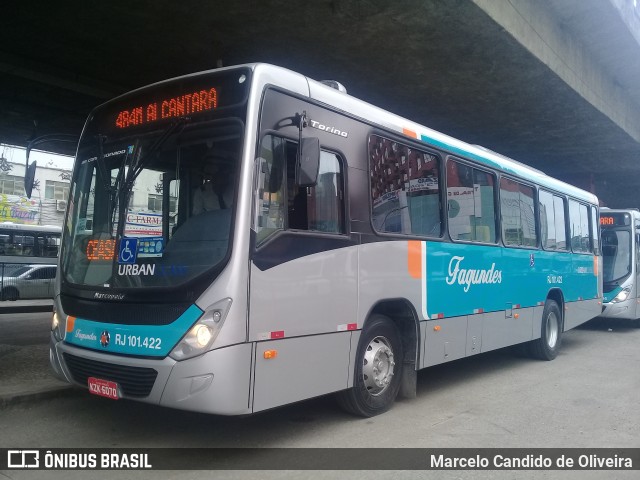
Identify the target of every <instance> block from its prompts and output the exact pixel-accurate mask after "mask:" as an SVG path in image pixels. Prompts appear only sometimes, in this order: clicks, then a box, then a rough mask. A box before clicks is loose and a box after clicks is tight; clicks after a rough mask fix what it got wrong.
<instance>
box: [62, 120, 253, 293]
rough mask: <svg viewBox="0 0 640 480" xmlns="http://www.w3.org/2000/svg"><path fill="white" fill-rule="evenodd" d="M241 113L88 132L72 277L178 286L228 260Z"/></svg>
mask: <svg viewBox="0 0 640 480" xmlns="http://www.w3.org/2000/svg"><path fill="white" fill-rule="evenodd" d="M241 138H242V124H241V122H240V121H237V120H236V121H213V122H211V121H209V122H203V123H197V122H189V123H186V122H185V123H181V124H178V123H173V122H172V123H170V124H169V125H168V126H166V128H165V129H164V130H155V129H154V130H152V131H150V132H146V133H142V134H139V135H135V136H128V137H126V138H122V139H120V138H116V139H115V140H114V141H109V139H106V140H105V139H103V138H101V137H99V136H97V137H91V138H86V137H85V138H84V140H83V141H81V144H80V148H79V153H78V159H77V162H78V165H77V166H76V171H75V174H74V178H73V182H72V185H71V204H70V209H69V214H68V218H67V224H66V228H67V229H68V232H67V234H66V235H65V240H64V242H65V243H64V246H63V258H62V262H61V265H62V271H63V274H64V276H65V279H66V280H67V281H69V282H71V283H72V284H78V285H86V286H103V287H106V286H108V287H111V288H136V287H158V286H176V285H178V284H180V283H184V282H186V281H188V280H190V279H192V278H194V277H196V276H198V275H199V274H201V273H203V272H205V271H207V270H209V269H211V268H212V267H214V266H216V265H218V264H220V262H222V261H223V260H224V258H225V257H226V255H227V251H228V249H229V232H230V225H231V218H232V212H233V206H234V199H235V186H236V185H235V183H236V180H235V179H236V172H237V168H238V159H239V156H240V146H241Z"/></svg>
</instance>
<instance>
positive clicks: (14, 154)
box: [0, 143, 73, 170]
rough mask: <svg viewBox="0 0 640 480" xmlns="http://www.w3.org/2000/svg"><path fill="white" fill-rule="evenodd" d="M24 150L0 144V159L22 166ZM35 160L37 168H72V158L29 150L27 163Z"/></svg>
mask: <svg viewBox="0 0 640 480" xmlns="http://www.w3.org/2000/svg"><path fill="white" fill-rule="evenodd" d="M25 156H26V149H25V148H24V147H16V146H11V145H6V144H4V143H0V157H4V158H6V159H7V160H8V161H9V162H12V163H20V164H23V165H24V162H25ZM34 160H36V161H37V162H38V167H51V168H62V169H65V170H71V169H72V168H73V157H69V156H66V155H58V154H57V153H50V152H43V151H42V150H31V154H30V155H29V163H31V162H32V161H34Z"/></svg>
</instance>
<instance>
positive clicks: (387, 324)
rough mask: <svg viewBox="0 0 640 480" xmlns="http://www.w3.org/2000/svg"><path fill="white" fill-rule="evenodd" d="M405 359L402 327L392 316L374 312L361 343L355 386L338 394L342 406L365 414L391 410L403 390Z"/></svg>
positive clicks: (360, 414) (355, 413) (356, 412)
mask: <svg viewBox="0 0 640 480" xmlns="http://www.w3.org/2000/svg"><path fill="white" fill-rule="evenodd" d="M402 359H403V352H402V342H401V341H400V334H399V333H398V329H397V328H396V326H395V325H394V323H393V322H392V321H391V320H390V319H389V318H388V317H385V316H384V315H373V316H372V317H371V318H370V319H369V320H368V321H367V323H366V324H365V326H364V329H363V330H362V334H361V335H360V341H359V342H358V351H357V353H356V366H355V376H354V380H353V387H352V388H350V389H348V390H344V391H342V392H338V394H337V399H338V403H339V404H340V406H341V407H342V408H343V409H345V410H346V411H348V412H350V413H352V414H354V415H358V416H361V417H373V416H375V415H379V414H381V413H384V412H386V411H387V410H389V408H391V405H393V402H394V401H395V399H396V397H397V396H398V391H399V390H400V381H401V377H402V363H403V362H402Z"/></svg>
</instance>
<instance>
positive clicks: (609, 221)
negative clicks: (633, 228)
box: [600, 213, 631, 227]
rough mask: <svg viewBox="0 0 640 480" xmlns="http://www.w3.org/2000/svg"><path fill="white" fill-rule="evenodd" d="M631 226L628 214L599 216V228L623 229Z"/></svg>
mask: <svg viewBox="0 0 640 480" xmlns="http://www.w3.org/2000/svg"><path fill="white" fill-rule="evenodd" d="M630 224H631V217H630V216H629V214H628V213H609V214H606V215H602V214H601V215H600V226H601V227H625V226H628V225H630Z"/></svg>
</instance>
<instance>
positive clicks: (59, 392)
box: [0, 385, 82, 410]
mask: <svg viewBox="0 0 640 480" xmlns="http://www.w3.org/2000/svg"><path fill="white" fill-rule="evenodd" d="M81 392H82V390H81V389H79V388H74V387H73V386H72V385H60V386H52V387H48V388H47V389H44V390H40V391H37V392H28V393H16V394H9V395H3V396H0V410H1V409H3V408H7V407H9V406H12V405H18V404H23V403H29V402H33V401H40V400H48V399H52V398H59V397H65V396H70V395H73V394H76V393H81Z"/></svg>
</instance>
